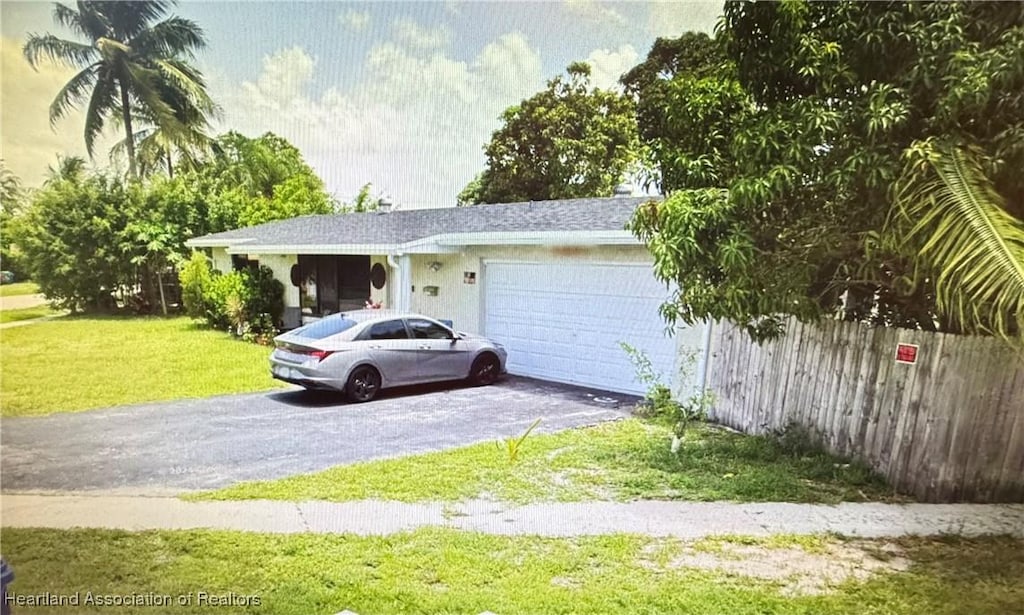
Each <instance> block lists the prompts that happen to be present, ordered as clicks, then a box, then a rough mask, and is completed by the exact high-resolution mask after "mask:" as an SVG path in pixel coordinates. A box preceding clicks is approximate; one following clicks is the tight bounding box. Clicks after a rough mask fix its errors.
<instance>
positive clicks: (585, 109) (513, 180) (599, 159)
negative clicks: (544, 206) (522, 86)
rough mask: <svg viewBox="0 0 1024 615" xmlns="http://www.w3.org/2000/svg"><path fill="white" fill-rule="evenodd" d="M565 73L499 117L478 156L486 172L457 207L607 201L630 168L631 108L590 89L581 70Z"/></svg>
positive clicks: (633, 133)
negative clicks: (590, 199)
mask: <svg viewBox="0 0 1024 615" xmlns="http://www.w3.org/2000/svg"><path fill="white" fill-rule="evenodd" d="M567 73H568V76H567V77H566V78H563V77H561V76H559V77H556V78H554V79H552V80H551V81H549V82H548V86H547V88H546V89H545V90H543V91H541V92H538V93H537V94H535V95H534V96H532V97H530V98H528V99H526V100H524V101H523V102H521V103H520V104H519V105H516V106H514V107H510V108H509V109H507V110H506V111H505V112H504V113H503V114H502V116H501V119H502V127H501V128H499V129H498V130H497V131H496V132H495V133H494V135H493V136H492V137H491V141H490V143H489V144H488V145H487V146H486V147H485V148H484V151H485V152H486V154H487V168H486V169H485V170H484V171H483V173H482V174H481V175H480V177H479V178H478V179H475V180H473V182H471V184H470V186H467V188H466V190H464V191H463V192H462V194H461V195H460V201H461V202H466V203H469V202H472V203H509V202H515V201H530V200H534V201H539V200H547V199H568V198H578V197H594V196H611V194H612V192H613V191H614V189H615V186H616V185H618V184H619V183H620V182H621V181H622V180H623V179H624V178H625V176H626V175H627V173H628V172H629V171H630V170H631V167H632V165H633V164H634V162H635V161H636V150H637V137H636V125H635V121H634V114H633V105H632V103H631V101H630V100H629V99H628V98H627V97H625V96H623V95H622V94H619V93H617V92H613V91H609V90H602V89H599V88H593V87H591V85H590V67H589V66H588V65H586V64H583V63H574V64H571V65H570V66H569V68H568V71H567ZM475 184H478V185H475Z"/></svg>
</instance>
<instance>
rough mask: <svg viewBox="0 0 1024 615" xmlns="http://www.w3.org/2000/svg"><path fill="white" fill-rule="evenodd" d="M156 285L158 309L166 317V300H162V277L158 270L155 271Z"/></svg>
mask: <svg viewBox="0 0 1024 615" xmlns="http://www.w3.org/2000/svg"><path fill="white" fill-rule="evenodd" d="M156 284H157V286H158V287H159V288H160V309H161V310H162V311H163V313H164V316H167V300H166V299H165V298H164V276H163V273H162V272H161V271H160V269H157V270H156Z"/></svg>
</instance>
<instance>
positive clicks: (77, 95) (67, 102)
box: [50, 64, 99, 126]
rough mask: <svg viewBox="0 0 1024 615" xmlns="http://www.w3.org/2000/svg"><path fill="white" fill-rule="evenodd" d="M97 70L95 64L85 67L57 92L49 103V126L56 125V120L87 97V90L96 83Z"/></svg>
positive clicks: (97, 67)
mask: <svg viewBox="0 0 1024 615" xmlns="http://www.w3.org/2000/svg"><path fill="white" fill-rule="evenodd" d="M97 70H99V66H98V65H97V64H92V65H90V66H87V67H86V68H85V69H83V70H82V71H81V72H79V73H78V74H77V75H75V76H74V77H72V78H71V80H70V81H68V82H67V83H65V84H64V87H62V88H61V89H60V91H59V92H57V95H56V96H55V97H54V98H53V102H52V103H50V126H53V125H54V124H56V123H57V120H59V119H60V118H62V117H64V116H65V115H66V114H67V112H68V111H70V110H71V109H74V108H75V107H77V106H78V105H79V104H80V103H81V102H82V101H84V100H85V99H86V98H88V97H89V94H90V92H89V88H91V87H93V85H95V83H96V72H97Z"/></svg>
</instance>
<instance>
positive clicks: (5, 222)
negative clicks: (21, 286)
mask: <svg viewBox="0 0 1024 615" xmlns="http://www.w3.org/2000/svg"><path fill="white" fill-rule="evenodd" d="M24 197H25V192H24V190H23V189H22V187H21V180H20V179H18V176H17V175H15V174H14V173H12V172H11V170H10V169H8V168H7V165H6V164H4V161H3V159H2V158H0V268H2V269H3V270H4V271H14V274H15V275H16V276H17V275H20V274H21V273H22V272H21V271H19V270H18V269H20V267H19V265H20V263H19V259H18V254H17V251H16V250H14V249H13V242H12V241H11V226H12V222H13V221H14V219H15V217H16V216H17V215H18V213H19V211H20V209H21V205H22V201H23V199H24Z"/></svg>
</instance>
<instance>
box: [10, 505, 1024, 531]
mask: <svg viewBox="0 0 1024 615" xmlns="http://www.w3.org/2000/svg"><path fill="white" fill-rule="evenodd" d="M0 511H2V515H0V526H3V527H47V528H59V529H66V528H72V527H89V528H111V529H125V530H150V529H169V530H183V529H198V528H211V529H224V530H240V531H248V532H265V533H275V534H292V533H303V532H309V533H319V534H335V533H352V534H359V535H383V534H392V533H395V532H401V531H405V530H412V529H416V528H420V527H447V528H454V529H461V530H472V531H478V532H483V533H487V534H502V535H540V536H552V537H567V536H586V535H596V534H612V533H619V532H623V533H631V534H646V535H649V536H674V537H679V538H700V537H703V536H712V535H721V534H738V535H752V536H765V535H771V534H820V533H824V532H836V533H839V534H844V535H848V536H860V537H865V538H879V537H891V536H902V535H935V534H957V535H962V536H978V535H986V534H1010V535H1014V536H1017V537H1024V505H1021V504H1007V505H983V504H876V503H865V504H857V503H844V504H839V505H838V506H825V505H814V504H783V503H762V504H734V503H728V502H658V501H639V502H629V503H614V502H582V503H571V504H533V505H527V506H509V505H505V504H500V503H494V502H485V501H470V502H460V503H440V502H432V503H422V504H407V503H402V502H383V501H374V500H367V501H357V502H345V503H330V502H299V503H294V502H272V501H265V500H250V501H237V502H185V501H182V500H179V499H177V498H172V497H129V496H109V495H97V496H82V495H76V496H70V495H20V494H19V495H15V494H10V495H3V496H0Z"/></svg>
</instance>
